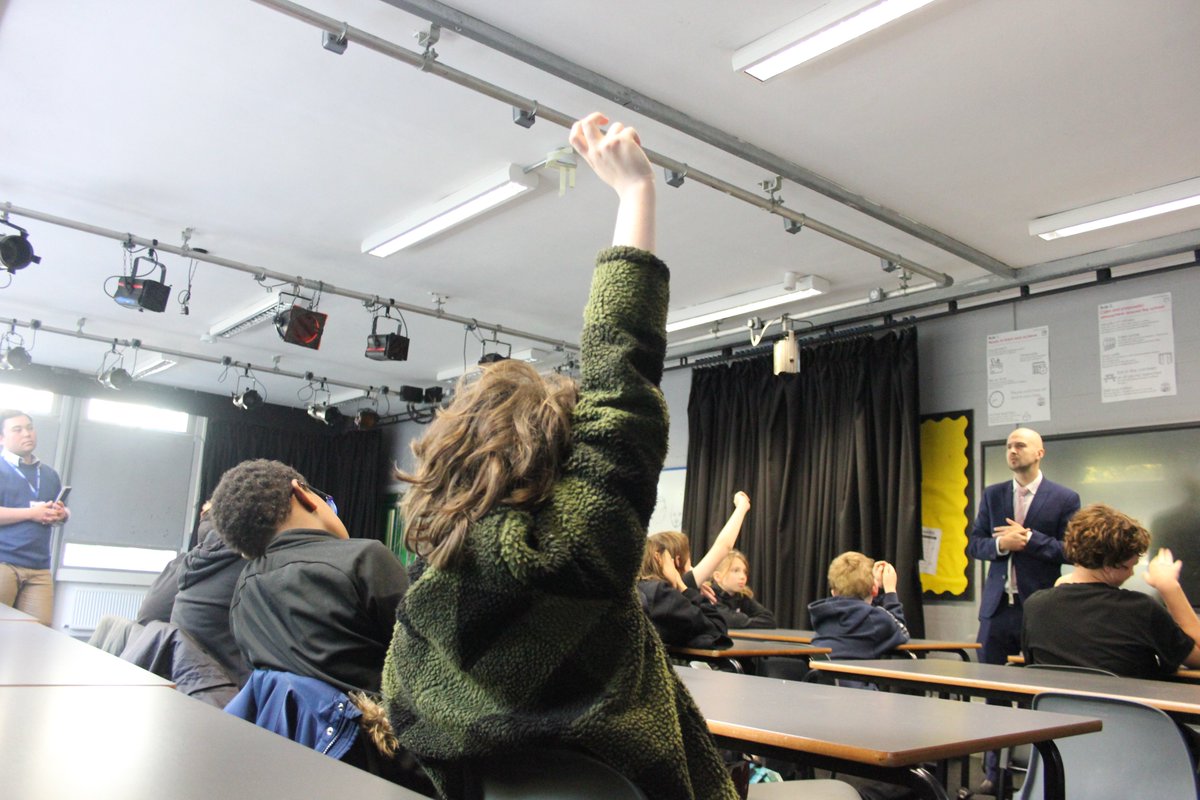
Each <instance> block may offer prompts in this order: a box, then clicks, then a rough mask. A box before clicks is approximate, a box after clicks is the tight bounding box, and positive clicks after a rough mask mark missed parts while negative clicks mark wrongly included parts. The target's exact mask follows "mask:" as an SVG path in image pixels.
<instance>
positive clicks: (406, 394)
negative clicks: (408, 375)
mask: <svg viewBox="0 0 1200 800" xmlns="http://www.w3.org/2000/svg"><path fill="white" fill-rule="evenodd" d="M400 399H401V400H403V401H404V402H406V403H420V402H423V401H424V400H425V390H424V389H422V388H421V387H420V386H401V387H400Z"/></svg>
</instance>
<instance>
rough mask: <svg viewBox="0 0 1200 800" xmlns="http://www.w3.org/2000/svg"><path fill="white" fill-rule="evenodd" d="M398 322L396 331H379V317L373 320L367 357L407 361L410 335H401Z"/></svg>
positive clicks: (368, 339) (377, 359) (368, 337)
mask: <svg viewBox="0 0 1200 800" xmlns="http://www.w3.org/2000/svg"><path fill="white" fill-rule="evenodd" d="M401 324H402V323H399V322H397V328H396V332H395V333H378V332H377V330H378V327H377V326H378V325H379V317H375V318H373V319H372V320H371V333H370V335H368V336H367V352H366V353H365V354H364V355H366V357H367V358H369V359H372V360H374V361H407V360H408V337H407V336H401V335H400V327H399V326H400V325H401Z"/></svg>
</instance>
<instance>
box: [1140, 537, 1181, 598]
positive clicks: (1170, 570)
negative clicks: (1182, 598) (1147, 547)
mask: <svg viewBox="0 0 1200 800" xmlns="http://www.w3.org/2000/svg"><path fill="white" fill-rule="evenodd" d="M1182 569H1183V562H1182V561H1176V560H1175V557H1174V556H1173V555H1171V551H1170V550H1168V549H1167V548H1165V547H1164V548H1162V549H1161V550H1159V551H1158V555H1156V556H1155V557H1154V558H1152V559H1150V563H1149V564H1147V565H1146V571H1145V572H1144V573H1143V577H1145V579H1146V583H1148V584H1150V585H1151V586H1153V587H1154V588H1155V589H1158V590H1159V591H1160V592H1161V591H1162V590H1163V589H1166V588H1168V587H1172V586H1178V585H1179V572H1180V570H1182Z"/></svg>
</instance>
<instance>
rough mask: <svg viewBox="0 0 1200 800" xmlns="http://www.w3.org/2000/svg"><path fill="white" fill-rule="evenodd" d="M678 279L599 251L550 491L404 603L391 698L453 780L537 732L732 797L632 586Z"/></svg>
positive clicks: (402, 724) (630, 769) (666, 787)
mask: <svg viewBox="0 0 1200 800" xmlns="http://www.w3.org/2000/svg"><path fill="white" fill-rule="evenodd" d="M667 284H668V273H667V268H666V266H665V265H664V264H663V263H662V262H661V261H659V260H658V259H657V258H655V257H654V256H653V255H651V254H650V253H647V252H644V251H641V250H637V249H634V248H629V247H614V248H610V249H608V250H605V251H603V252H601V253H600V255H599V256H598V257H597V266H596V271H595V274H594V275H593V278H592V290H591V297H590V298H589V301H588V306H587V308H586V309H585V311H584V327H583V337H582V340H581V347H582V358H581V360H582V380H581V384H580V396H579V403H578V405H577V406H576V408H575V412H574V416H573V421H572V424H573V427H572V449H571V453H570V455H569V457H568V459H567V461H566V464H565V465H564V469H563V475H562V478H561V479H560V481H559V483H558V485H557V487H556V488H555V490H554V493H553V496H552V497H551V498H550V499H549V500H548V501H546V502H545V503H544V504H542V505H541V506H539V507H538V508H536V509H534V510H532V511H529V510H514V509H511V508H507V507H502V508H499V509H496V510H495V511H493V512H491V513H490V514H488V515H487V516H485V517H484V518H482V519H481V520H479V522H477V523H476V524H475V525H474V526H473V527H472V528H471V529H470V531H469V533H468V535H467V537H466V543H465V545H464V547H463V551H462V553H461V557H460V558H459V559H458V561H457V563H456V564H455V565H454V566H453V568H446V569H436V568H433V567H430V568H428V569H426V570H425V571H424V573H423V574H422V575H421V576H420V577H419V578H418V579H417V580H416V581H415V582H414V583H413V584H412V585H411V586H410V587H409V590H408V592H407V593H406V594H405V596H404V599H403V601H402V602H401V604H400V607H399V609H398V610H397V623H396V631H395V636H394V638H393V640H392V646H391V649H390V650H389V652H388V656H387V662H386V664H385V666H384V671H383V695H384V699H385V702H386V705H387V707H388V712H389V715H390V716H391V719H392V723H393V725H394V726H395V729H396V733H397V735H398V736H399V738H400V742H401V744H402V745H403V746H404V747H406V748H408V749H409V750H410V751H411V752H412V753H413V754H414V755H416V756H417V758H419V759H420V760H421V762H422V764H423V765H424V766H425V768H426V770H427V771H428V772H429V774H430V777H431V778H433V780H434V782H435V783H436V784H437V785H438V788H439V791H440V792H441V793H442V795H443V796H444V797H446V798H459V797H461V796H462V794H463V780H462V766H463V762H465V761H469V760H471V759H475V758H478V757H480V756H489V755H494V754H502V753H504V752H508V751H512V750H516V749H519V748H524V747H539V746H554V747H568V748H576V749H581V750H584V751H587V752H589V753H591V754H592V755H593V756H595V757H597V758H599V759H601V760H602V761H605V762H607V763H608V764H610V765H612V766H613V767H615V768H616V769H618V770H620V771H621V772H622V773H624V774H625V775H626V776H628V777H629V778H630V779H631V780H633V781H634V782H635V783H637V784H638V785H639V786H640V787H641V788H642V789H643V791H645V792H646V794H647V795H648V796H649V797H650V798H653V800H676V799H678V800H692V799H693V798H722V799H725V800H728V799H730V798H735V797H736V794H735V792H734V789H733V786H732V784H731V783H730V782H729V779H728V776H727V774H726V771H725V769H724V766H723V764H722V761H721V758H720V756H719V755H718V753H717V751H716V749H715V748H714V746H713V743H712V739H711V738H710V737H709V734H708V731H707V727H706V725H705V722H704V719H703V717H701V715H700V712H699V711H698V710H697V708H696V706H695V704H694V703H693V701H692V698H691V696H690V695H688V693H687V691H686V690H685V689H684V688H683V685H682V684H681V683H680V681H679V678H678V677H677V676H676V675H675V672H674V669H673V668H672V667H671V666H670V664H669V663H668V661H667V657H666V653H665V652H664V650H663V646H662V642H661V641H660V640H659V638H658V635H657V634H656V633H655V631H654V628H653V626H652V625H651V624H650V623H649V621H648V620H647V618H646V615H645V614H644V613H642V609H641V604H640V602H639V600H638V597H637V592H636V590H635V588H634V587H635V578H636V576H637V572H638V569H639V568H640V566H641V560H642V550H643V547H644V545H645V540H646V524H647V522H648V521H649V519H650V513H651V511H653V509H654V502H655V497H656V487H657V483H658V475H659V472H660V471H661V469H662V464H663V459H664V458H665V457H666V448H667V413H666V405H665V403H664V401H663V397H662V394H661V392H660V391H659V390H658V382H659V380H660V379H661V377H662V368H663V357H664V353H665V349H666V339H665V333H664V324H665V319H666V311H667Z"/></svg>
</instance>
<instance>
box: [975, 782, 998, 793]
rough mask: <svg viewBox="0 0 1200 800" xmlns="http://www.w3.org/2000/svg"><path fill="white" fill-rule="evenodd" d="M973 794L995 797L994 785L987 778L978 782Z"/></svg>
mask: <svg viewBox="0 0 1200 800" xmlns="http://www.w3.org/2000/svg"><path fill="white" fill-rule="evenodd" d="M975 794H986V795H991V796H993V797H995V796H996V784H995V783H994V782H992V781H991V780H989V779H988V778H984V779H983V780H982V781H980V783H979V787H978V788H976V789H975Z"/></svg>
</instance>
